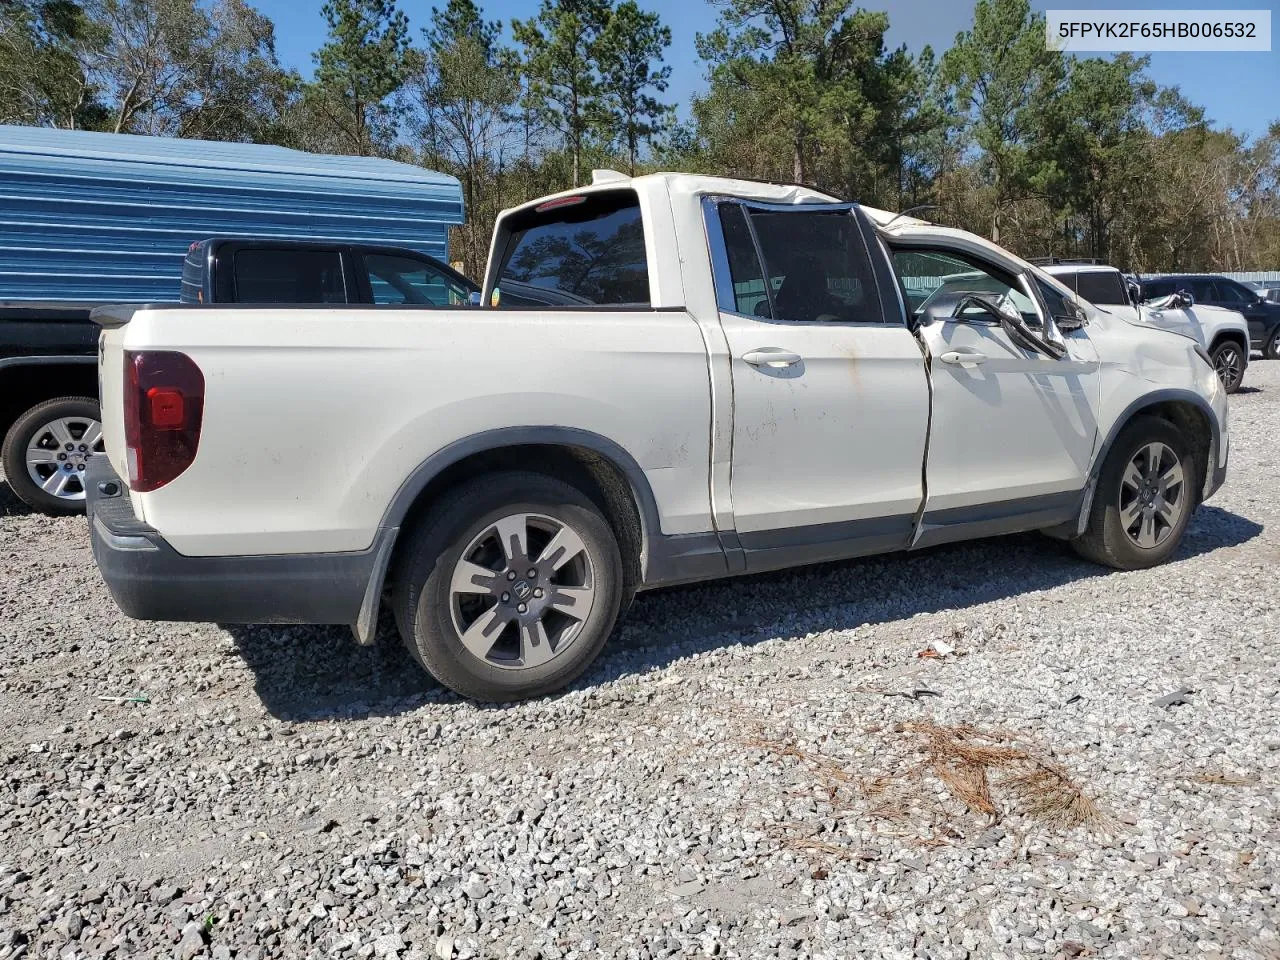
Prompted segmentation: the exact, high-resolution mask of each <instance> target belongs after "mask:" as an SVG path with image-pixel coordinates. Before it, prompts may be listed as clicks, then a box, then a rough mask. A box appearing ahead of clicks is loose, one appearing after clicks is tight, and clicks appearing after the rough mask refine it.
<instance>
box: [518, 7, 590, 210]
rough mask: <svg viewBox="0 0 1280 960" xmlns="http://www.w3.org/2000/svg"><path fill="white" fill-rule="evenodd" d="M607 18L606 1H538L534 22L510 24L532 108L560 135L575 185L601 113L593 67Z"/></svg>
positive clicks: (578, 179) (526, 21)
mask: <svg viewBox="0 0 1280 960" xmlns="http://www.w3.org/2000/svg"><path fill="white" fill-rule="evenodd" d="M608 19H609V6H608V2H607V0H542V5H541V6H540V7H539V9H538V15H537V16H536V17H535V18H533V19H532V20H513V21H512V23H511V33H512V35H513V36H514V37H515V39H516V42H517V43H519V44H520V45H521V46H522V47H523V48H524V53H525V55H524V69H525V72H526V74H527V76H528V80H529V90H528V98H529V103H530V106H531V109H532V111H533V113H534V114H535V115H536V116H537V117H538V118H540V119H541V120H542V121H544V122H545V123H547V124H548V125H550V126H551V127H552V128H553V129H554V130H555V131H556V132H558V133H559V134H560V136H561V137H562V140H563V143H564V146H565V149H566V150H567V151H568V152H569V155H570V157H571V158H572V162H573V185H574V186H577V184H578V183H579V182H580V177H581V158H582V152H583V149H584V147H585V146H586V145H587V142H588V139H589V137H590V135H591V133H592V132H593V130H595V129H596V128H597V126H598V125H599V122H600V118H601V113H602V111H603V109H604V108H603V104H602V102H601V97H602V91H601V84H600V79H599V76H598V74H597V69H596V63H597V59H598V56H599V45H600V39H601V35H602V33H603V32H604V30H605V27H606V25H607V23H608Z"/></svg>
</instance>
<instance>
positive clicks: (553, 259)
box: [497, 190, 650, 307]
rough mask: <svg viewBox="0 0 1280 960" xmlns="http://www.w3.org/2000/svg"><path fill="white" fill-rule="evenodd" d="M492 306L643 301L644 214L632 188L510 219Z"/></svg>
mask: <svg viewBox="0 0 1280 960" xmlns="http://www.w3.org/2000/svg"><path fill="white" fill-rule="evenodd" d="M507 229H509V230H510V231H511V233H510V238H509V240H508V242H507V246H506V255H505V257H504V259H503V261H502V267H501V269H500V270H499V271H498V284H497V287H498V305H499V306H500V307H510V306H576V305H592V304H597V305H605V306H627V307H647V306H649V303H650V301H649V261H648V257H647V255H646V253H645V246H644V220H643V218H642V217H641V215H640V201H639V198H638V197H637V196H636V193H635V191H634V190H618V191H608V192H605V193H595V194H586V195H584V196H582V197H572V198H568V199H567V200H566V201H552V202H551V204H550V205H546V204H544V205H543V208H542V209H541V210H538V209H535V210H531V211H528V212H527V213H524V214H521V215H520V216H519V217H516V218H513V219H512V221H511V222H510V223H509V224H508V225H507Z"/></svg>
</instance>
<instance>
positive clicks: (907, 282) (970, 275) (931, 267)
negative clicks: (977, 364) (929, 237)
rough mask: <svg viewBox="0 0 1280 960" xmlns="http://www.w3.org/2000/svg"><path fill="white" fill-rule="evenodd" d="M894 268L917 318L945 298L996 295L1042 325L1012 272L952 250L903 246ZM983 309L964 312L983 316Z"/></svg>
mask: <svg viewBox="0 0 1280 960" xmlns="http://www.w3.org/2000/svg"><path fill="white" fill-rule="evenodd" d="M893 269H894V272H895V273H896V274H897V275H898V282H899V283H900V284H901V285H902V295H903V298H904V299H905V300H906V302H907V309H908V311H909V312H910V313H911V314H912V316H914V317H916V318H917V319H918V318H920V317H922V316H923V315H924V312H925V311H926V310H927V309H928V308H929V305H930V304H931V303H933V302H934V301H936V300H938V299H939V298H942V297H947V298H950V297H952V296H953V295H954V296H955V297H956V298H957V299H958V298H959V297H962V296H963V295H964V294H967V293H977V294H984V295H986V296H988V297H991V296H994V297H995V299H996V302H997V303H998V304H999V305H1000V306H1002V307H1005V308H1007V309H1009V310H1012V311H1014V312H1016V313H1019V314H1021V315H1022V319H1023V321H1024V322H1025V323H1026V324H1027V325H1028V326H1032V327H1038V326H1040V325H1041V324H1040V313H1039V311H1038V310H1037V309H1036V305H1035V302H1034V301H1033V300H1032V299H1031V297H1030V296H1029V295H1028V294H1027V293H1026V292H1025V291H1024V290H1023V289H1022V285H1021V283H1020V282H1019V281H1018V279H1017V277H1015V276H1014V275H1013V274H1011V273H1007V272H1005V271H1004V270H1001V269H1000V268H998V267H993V266H989V265H987V264H985V263H981V262H979V261H978V260H973V259H970V258H968V257H965V256H961V255H960V254H959V253H957V252H954V251H951V250H940V249H923V248H915V247H912V248H907V247H901V248H898V249H896V250H894V251H893ZM983 312H984V311H983V310H982V309H981V308H980V307H976V306H972V307H968V308H966V310H965V312H964V314H962V315H965V314H972V315H973V316H974V317H978V316H981V315H982V314H983Z"/></svg>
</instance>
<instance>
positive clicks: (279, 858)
mask: <svg viewBox="0 0 1280 960" xmlns="http://www.w3.org/2000/svg"><path fill="white" fill-rule="evenodd" d="M1246 384H1247V387H1246V390H1245V392H1242V393H1240V394H1238V395H1237V396H1235V397H1233V398H1232V400H1231V405H1232V410H1231V421H1232V440H1231V470H1230V476H1229V479H1228V482H1227V485H1226V487H1225V488H1224V489H1223V490H1222V491H1221V492H1220V493H1219V495H1218V496H1217V497H1215V498H1214V500H1213V501H1211V502H1210V503H1209V504H1207V505H1205V506H1204V507H1203V508H1201V510H1200V511H1199V512H1198V513H1197V515H1196V516H1195V518H1194V519H1193V521H1192V524H1191V527H1190V529H1189V531H1188V534H1187V538H1186V542H1185V544H1184V547H1183V549H1182V551H1181V552H1180V553H1179V555H1178V557H1177V559H1176V560H1175V561H1174V562H1173V563H1171V564H1169V565H1167V566H1164V567H1161V568H1158V569H1154V570H1147V571H1140V572H1134V573H1116V572H1112V571H1106V570H1101V569H1099V568H1096V567H1092V566H1090V565H1088V564H1086V563H1083V562H1081V561H1079V560H1077V559H1076V558H1075V556H1074V555H1073V554H1071V553H1070V551H1069V550H1067V549H1065V548H1064V547H1063V546H1062V545H1060V544H1058V543H1056V542H1054V541H1050V540H1047V539H1045V538H1042V537H1039V536H1034V535H1029V536H1022V537H1011V538H1005V539H999V540H991V541H986V542H982V543H976V544H964V545H957V546H953V547H946V548H942V549H937V550H933V551H929V552H926V553H923V554H919V555H912V556H895V557H884V558H873V559H868V560H863V561H857V562H852V563H846V564H833V565H825V566H821V567H816V568H811V569H807V570H799V571H787V572H782V573H778V574H773V575H770V576H764V577H754V578H749V579H742V580H736V581H729V582H723V583H718V584H710V585H704V586H696V587H686V588H680V589H676V590H668V591H664V592H660V593H653V594H646V595H642V596H641V597H639V598H638V599H637V601H636V603H635V605H634V607H633V609H632V611H631V613H630V615H629V617H628V619H627V621H626V623H625V625H624V626H623V627H622V629H621V630H620V631H619V634H618V636H617V637H616V638H615V639H614V641H613V643H612V645H611V647H610V648H609V649H608V650H606V652H605V654H604V656H603V657H602V658H601V660H600V662H599V664H598V665H597V666H596V667H595V668H594V669H593V670H592V671H591V672H590V673H589V674H588V675H587V676H586V677H585V678H584V679H583V680H582V681H581V682H580V683H579V684H577V685H576V687H575V688H574V689H573V690H571V691H569V692H567V693H565V694H563V695H561V696H558V697H553V698H548V699H544V700H540V701H535V702H532V703H524V704H519V705H515V706H506V707H499V708H492V707H479V706H476V705H473V704H470V703H466V702H463V701H460V700H458V699H457V698H456V697H454V696H452V695H451V694H448V693H447V692H445V691H443V690H441V689H440V688H439V687H437V686H436V685H434V684H433V683H431V682H430V681H428V680H427V679H426V678H424V677H423V676H422V675H421V674H420V673H419V672H418V670H417V669H416V667H414V666H413V665H412V663H411V661H410V659H409V657H408V656H407V655H406V654H405V653H404V652H403V651H402V649H401V647H400V645H399V643H398V640H397V639H396V637H395V635H394V631H393V630H392V629H391V626H390V623H389V621H387V620H386V618H385V617H384V623H383V629H382V633H381V637H380V644H379V645H378V646H376V647H374V648H370V649H365V648H360V647H358V646H356V645H355V644H354V643H352V641H351V639H350V633H349V631H348V630H346V629H343V628H332V629H330V628H316V627H300V626H261V627H229V628H221V627H217V626H214V625H202V624H161V623H139V622H134V621H131V620H128V619H126V618H125V617H123V616H122V615H120V613H119V612H118V611H117V610H116V608H115V606H114V605H113V604H112V603H111V601H110V598H109V597H108V595H107V592H106V590H105V588H104V587H103V585H102V584H101V582H100V581H99V579H98V576H97V573H96V570H95V569H94V567H93V565H92V561H91V559H90V556H89V550H88V542H87V525H86V523H85V521H84V520H83V519H82V518H58V519H53V518H48V517H42V516H38V515H32V514H30V513H28V512H26V511H25V510H24V509H22V508H21V507H20V505H19V504H17V503H16V501H13V500H12V499H11V498H9V497H8V494H7V491H6V490H5V488H3V487H2V486H0V639H2V640H3V643H4V657H3V658H0V762H2V763H3V768H4V777H3V780H0V960H10V958H13V957H18V956H24V957H29V958H41V960H43V958H62V957H63V956H66V957H68V958H70V957H73V956H74V957H77V958H79V957H85V958H92V957H106V956H111V957H114V958H120V957H129V958H140V960H145V958H153V957H154V958H166V960H167V958H170V957H174V956H191V957H200V956H210V957H216V958H224V960H228V958H231V957H234V958H235V960H269V958H277V957H300V958H311V957H316V958H321V957H335V958H342V960H351V958H357V957H359V958H369V957H374V958H380V957H399V958H401V960H405V958H413V960H426V958H429V957H436V958H444V960H453V958H458V960H461V958H464V957H485V958H490V957H493V958H527V957H534V956H541V957H542V958H546V960H550V958H556V957H561V958H569V957H574V958H588V957H590V958H594V957H619V958H629V960H638V958H656V957H672V956H685V957H693V956H715V957H730V958H752V960H754V958H758V957H812V958H833V960H834V958H840V960H843V958H846V957H854V956H875V957H902V958H915V957H931V958H938V960H950V958H955V960H963V958H970V960H977V958H983V960H985V958H994V957H1007V958H1020V957H1027V956H1051V957H1075V956H1115V957H1143V958H1147V957H1187V956H1205V957H1210V956H1219V955H1220V956H1223V957H1231V958H1233V960H1263V958H1269V957H1275V956H1277V955H1280V933H1278V929H1280V910H1278V909H1277V896H1278V895H1277V886H1276V884H1275V877H1277V876H1280V863H1278V862H1277V860H1278V859H1280V801H1278V800H1277V790H1276V784H1277V781H1278V778H1280V729H1278V724H1277V717H1278V716H1280V645H1278V644H1277V638H1278V637H1280V605H1277V603H1276V601H1275V590H1274V587H1273V584H1274V580H1275V576H1276V560H1277V557H1280V458H1277V457H1276V456H1275V452H1274V450H1275V446H1274V445H1275V441H1276V438H1277V437H1280V363H1277V362H1274V361H1258V362H1256V363H1255V364H1254V365H1253V366H1251V367H1250V370H1249V372H1248V375H1247V378H1246ZM1011 442H1012V441H1011ZM930 646H934V649H935V650H937V649H942V648H944V647H953V648H954V651H953V652H952V653H949V654H947V655H946V656H945V657H942V658H940V659H922V658H919V657H917V656H916V654H917V653H918V652H919V651H921V650H924V649H926V648H928V647H930ZM1184 689H1186V690H1190V691H1193V692H1191V693H1189V694H1186V695H1185V696H1181V697H1178V698H1176V699H1178V700H1180V701H1182V702H1173V701H1169V702H1167V703H1158V701H1161V699H1162V698H1166V697H1167V695H1169V694H1170V693H1173V692H1176V691H1182V690H1184ZM135 693H145V694H146V695H147V696H148V697H149V699H150V702H149V703H145V704H141V703H125V702H109V701H104V700H100V699H99V697H102V696H107V697H125V696H129V695H132V694H135ZM922 722H932V723H935V724H941V725H965V724H968V725H973V726H976V727H979V728H983V729H987V730H994V729H997V728H998V729H1003V730H1008V731H1012V732H1014V733H1016V734H1017V735H1018V736H1019V737H1021V738H1024V739H1025V740H1026V742H1028V743H1031V744H1035V745H1038V747H1039V748H1040V749H1041V750H1042V751H1043V753H1044V754H1045V755H1046V756H1047V757H1049V758H1050V759H1051V760H1052V762H1054V763H1055V764H1058V765H1059V766H1060V767H1061V768H1062V769H1064V770H1065V771H1067V772H1068V773H1069V775H1070V776H1071V777H1072V778H1073V779H1074V780H1075V781H1076V782H1078V783H1079V784H1080V785H1081V786H1082V787H1083V789H1084V790H1085V791H1086V793H1087V794H1088V795H1089V796H1090V797H1093V798H1094V799H1096V801H1097V803H1098V804H1099V805H1100V807H1101V808H1102V809H1103V810H1104V812H1105V813H1106V814H1108V815H1109V818H1110V820H1109V823H1110V826H1109V827H1108V828H1107V829H1105V830H1100V831H1093V832H1090V831H1087V830H1084V829H1075V830H1062V829H1058V828H1054V827H1051V826H1048V825H1045V824H1044V823H1042V822H1041V821H1039V820H1037V819H1034V818H1033V817H1031V816H1029V815H1028V814H1027V813H1026V812H1025V811H1024V810H1023V809H1021V808H1019V807H1018V805H1017V804H1016V803H1011V802H1010V801H1009V795H1008V793H1007V792H1003V793H1002V792H999V790H997V794H998V798H999V802H1000V805H1001V810H1002V814H1003V815H1002V816H1001V817H1000V818H999V821H998V822H993V820H992V818H989V817H984V816H977V815H974V814H972V813H970V812H968V811H967V810H966V809H965V808H964V807H963V806H962V805H961V804H960V803H959V802H957V801H956V799H955V798H954V796H952V795H951V794H950V793H948V791H947V790H946V788H945V787H944V786H943V785H942V783H941V782H939V781H938V780H937V779H936V778H935V777H932V776H931V775H923V776H920V777H918V778H916V779H914V780H907V779H904V778H903V777H902V774H903V772H904V770H907V769H910V767H911V763H912V762H914V761H912V760H911V746H910V745H911V744H912V743H914V742H915V741H914V740H913V739H912V737H913V734H912V733H911V729H912V728H911V725H912V724H917V723H922ZM917 759H918V758H917ZM998 786H999V785H998V784H997V787H998Z"/></svg>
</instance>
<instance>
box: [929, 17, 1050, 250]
mask: <svg viewBox="0 0 1280 960" xmlns="http://www.w3.org/2000/svg"><path fill="white" fill-rule="evenodd" d="M1065 80H1066V67H1065V63H1064V61H1063V57H1062V54H1061V53H1060V52H1059V51H1057V50H1053V49H1050V48H1049V47H1048V46H1047V45H1046V43H1045V26H1044V17H1043V16H1042V15H1041V14H1033V13H1032V12H1031V5H1030V2H1029V0H978V4H977V6H976V7H975V8H974V12H973V28H972V29H970V30H967V31H963V32H961V33H960V34H958V35H957V36H956V39H955V43H954V44H953V45H952V47H951V49H950V50H948V51H947V52H946V54H945V55H944V56H943V58H942V81H943V82H944V83H946V84H947V85H948V86H949V87H951V89H952V90H953V92H954V102H955V104H956V105H957V106H958V107H959V109H960V110H961V111H963V113H964V115H965V117H966V119H967V121H968V123H967V128H966V133H967V135H968V136H969V137H970V138H971V140H972V142H973V143H974V144H975V145H976V146H977V148H978V149H979V150H980V151H981V161H980V168H981V169H982V170H983V171H984V174H985V178H986V180H987V182H988V183H990V184H991V186H992V188H993V193H994V196H995V200H994V204H993V208H992V216H991V237H992V239H993V240H995V241H997V242H999V240H1000V226H1001V220H1002V218H1003V216H1004V215H1005V213H1006V210H1007V208H1008V206H1009V205H1010V204H1012V203H1015V202H1017V201H1018V200H1019V199H1021V197H1022V196H1024V195H1025V194H1027V193H1029V192H1032V191H1035V190H1036V189H1037V188H1041V189H1043V188H1044V187H1045V185H1046V180H1047V179H1049V178H1051V177H1052V175H1053V169H1052V164H1053V159H1052V157H1051V156H1048V155H1046V154H1045V151H1044V150H1043V149H1042V148H1043V147H1044V145H1045V144H1046V143H1047V142H1049V141H1050V140H1051V139H1052V138H1053V135H1054V133H1055V127H1056V124H1058V123H1060V122H1061V116H1062V109H1061V105H1062V100H1061V94H1062V90H1063V85H1064V83H1065Z"/></svg>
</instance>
